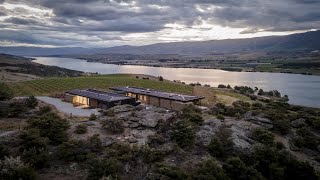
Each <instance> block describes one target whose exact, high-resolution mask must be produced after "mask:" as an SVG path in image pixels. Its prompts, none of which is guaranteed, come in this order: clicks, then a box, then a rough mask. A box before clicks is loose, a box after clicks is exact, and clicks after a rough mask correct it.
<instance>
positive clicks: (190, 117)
mask: <svg viewBox="0 0 320 180" xmlns="http://www.w3.org/2000/svg"><path fill="white" fill-rule="evenodd" d="M188 120H189V121H190V122H193V123H195V124H201V123H203V118H202V116H201V114H198V113H192V114H189V115H188Z"/></svg>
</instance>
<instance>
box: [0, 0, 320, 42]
mask: <svg viewBox="0 0 320 180" xmlns="http://www.w3.org/2000/svg"><path fill="white" fill-rule="evenodd" d="M2 2H3V0H0V4H1V3H2ZM6 2H8V3H13V4H25V5H28V6H30V7H34V8H40V9H43V10H48V14H41V12H37V13H38V14H37V15H34V16H33V15H32V10H30V9H26V8H24V7H19V8H15V9H13V10H12V9H11V10H9V9H5V8H2V7H1V6H0V16H8V17H7V18H6V19H4V20H3V23H4V24H2V26H4V27H5V28H11V29H14V30H16V31H23V32H24V35H26V34H28V33H30V34H32V33H33V32H39V33H43V35H42V36H41V38H42V39H41V41H40V43H44V42H47V43H50V42H53V43H55V44H59V43H60V42H61V44H63V43H62V42H65V43H67V44H70V43H79V42H81V38H82V41H99V40H100V41H107V40H122V38H121V36H123V35H127V34H132V33H150V32H161V31H162V30H166V29H169V28H168V27H167V26H166V25H167V24H174V23H176V24H180V25H183V27H184V28H192V27H193V26H195V25H199V24H201V23H202V22H203V21H205V22H206V23H208V24H215V25H221V26H225V27H232V28H245V29H246V30H244V31H242V32H241V34H248V33H250V34H251V33H257V32H261V31H277V32H278V31H280V32H283V31H295V30H310V29H319V28H320V11H319V8H320V1H319V0H278V1H266V0H174V1H173V0H68V1H65V0H55V1H53V0H7V1H6ZM199 8H200V9H199ZM49 11H50V12H49ZM50 13H51V14H50ZM182 29H183V28H182ZM202 30H203V29H202ZM49 32H50V33H56V34H59V33H61V32H64V33H70V34H71V33H73V34H77V35H79V39H73V40H71V39H70V38H67V36H68V35H63V36H62V37H61V38H60V37H57V36H53V37H52V36H50V35H46V33H49ZM0 33H1V39H5V35H4V34H3V32H0ZM19 37H21V35H20V36H19ZM23 37H25V36H23ZM23 37H22V39H23V41H25V42H30V43H31V40H32V42H34V43H37V42H36V41H35V39H37V38H35V37H34V36H31V37H32V38H31V39H28V38H26V37H25V38H23ZM80 37H81V38H80ZM8 38H12V39H13V41H18V39H16V38H13V36H7V39H8ZM50 38H51V39H52V41H50ZM53 38H55V39H56V40H54V39H53ZM94 38H97V39H94ZM84 39H85V40H84ZM58 41H59V42H58ZM38 43H39V42H38Z"/></svg>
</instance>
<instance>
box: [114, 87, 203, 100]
mask: <svg viewBox="0 0 320 180" xmlns="http://www.w3.org/2000/svg"><path fill="white" fill-rule="evenodd" d="M110 89H112V90H116V91H123V92H127V93H135V94H143V95H148V96H154V97H159V98H164V99H170V100H175V101H181V102H189V101H194V100H199V99H203V98H204V97H200V96H190V95H183V94H176V93H171V92H165V91H159V90H154V89H145V88H140V87H132V86H124V87H122V86H119V87H112V88H110Z"/></svg>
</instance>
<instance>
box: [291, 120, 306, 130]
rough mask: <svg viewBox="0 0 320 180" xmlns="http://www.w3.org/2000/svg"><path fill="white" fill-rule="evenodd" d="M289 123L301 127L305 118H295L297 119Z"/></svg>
mask: <svg viewBox="0 0 320 180" xmlns="http://www.w3.org/2000/svg"><path fill="white" fill-rule="evenodd" d="M290 125H291V126H292V127H294V128H301V127H303V126H305V125H306V120H305V119H302V118H300V119H297V120H294V121H292V122H291V123H290Z"/></svg>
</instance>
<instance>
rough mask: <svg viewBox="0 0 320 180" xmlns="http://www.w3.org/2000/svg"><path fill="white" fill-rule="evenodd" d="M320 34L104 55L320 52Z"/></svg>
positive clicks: (115, 50) (152, 47)
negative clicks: (319, 50) (316, 50)
mask: <svg viewBox="0 0 320 180" xmlns="http://www.w3.org/2000/svg"><path fill="white" fill-rule="evenodd" d="M318 39H320V31H312V32H307V33H301V34H293V35H288V36H268V37H258V38H248V39H226V40H213V41H199V42H174V43H159V44H152V45H146V46H119V47H112V48H107V49H106V50H105V51H104V52H105V53H130V54H190V55H191V54H209V53H215V52H243V51H244V52H251V51H252V52H257V51H267V52H269V51H301V50H315V49H320V42H319V41H318Z"/></svg>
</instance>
